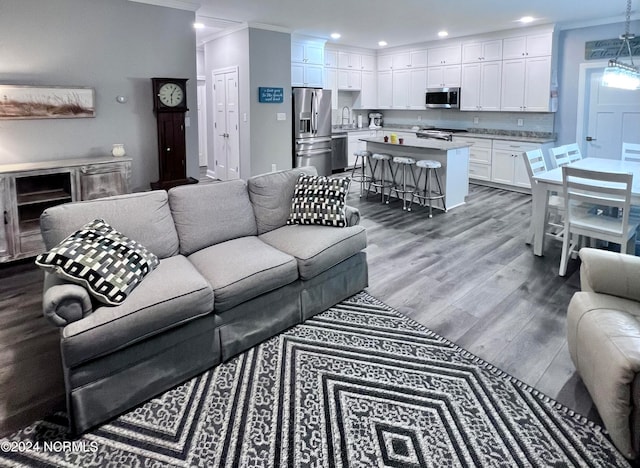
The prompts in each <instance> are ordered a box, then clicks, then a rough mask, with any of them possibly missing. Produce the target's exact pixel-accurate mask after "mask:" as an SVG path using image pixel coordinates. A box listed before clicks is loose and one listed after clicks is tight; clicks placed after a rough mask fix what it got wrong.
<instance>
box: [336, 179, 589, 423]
mask: <svg viewBox="0 0 640 468" xmlns="http://www.w3.org/2000/svg"><path fill="white" fill-rule="evenodd" d="M357 192H358V190H357V186H356V187H355V188H352V190H351V193H350V195H349V198H348V203H349V204H350V205H352V206H355V207H357V208H359V209H360V212H361V217H362V218H361V224H362V225H364V226H365V227H366V228H367V238H368V247H367V255H368V263H369V288H368V291H369V292H370V293H371V294H372V295H373V296H375V297H377V298H378V299H380V300H382V301H383V302H385V303H386V304H388V305H390V306H392V307H394V308H396V309H397V310H399V311H400V312H402V313H404V314H405V315H408V316H410V317H412V318H413V319H415V320H417V321H418V322H420V323H421V324H423V325H424V326H426V327H428V328H430V329H431V330H433V331H435V332H437V333H438V334H440V335H442V336H444V337H445V338H448V339H449V340H451V341H453V342H454V343H456V344H458V345H459V346H461V347H462V348H465V349H467V350H468V351H471V352H472V353H474V354H476V355H477V356H479V357H481V358H483V359H485V360H486V361H489V362H491V363H492V364H494V365H496V366H497V367H499V368H500V369H502V370H504V371H506V372H508V373H509V374H511V375H513V376H515V377H516V378H518V379H520V380H522V381H524V382H525V383H527V384H529V385H531V386H533V387H535V388H537V389H539V390H540V391H542V392H544V393H545V394H547V395H549V396H551V397H553V398H555V399H556V400H558V401H559V402H561V403H563V404H565V405H566V406H568V407H570V408H572V409H574V410H575V411H577V412H579V413H581V414H583V415H585V416H588V417H590V418H591V419H592V420H595V421H599V417H598V415H597V412H596V410H595V407H593V403H592V401H591V398H590V396H589V394H588V393H587V391H586V388H585V387H584V385H583V384H582V381H581V380H580V378H579V377H578V376H577V374H576V372H575V368H574V366H573V363H572V362H571V358H570V357H569V351H568V348H567V342H566V324H565V317H566V311H567V305H568V303H569V300H570V299H571V296H572V295H573V293H574V292H575V291H577V290H579V288H580V277H579V261H578V260H572V261H571V262H570V264H569V270H568V273H567V276H566V277H564V278H563V277H560V276H558V266H559V263H560V250H561V245H560V243H559V242H557V241H554V240H553V239H548V240H546V244H545V256H544V257H536V256H534V255H533V253H532V250H531V247H530V246H528V245H526V244H525V237H526V233H527V229H528V227H529V219H530V213H531V196H530V195H526V194H520V193H515V192H510V191H506V190H500V189H494V188H489V187H483V186H479V185H473V184H472V185H471V186H470V194H469V197H468V200H467V204H466V205H464V206H461V207H458V208H455V209H453V210H451V211H449V212H447V213H443V212H441V211H439V210H434V215H433V218H432V219H429V218H428V216H427V209H425V208H423V207H421V206H416V205H414V208H413V211H411V212H403V211H402V205H401V202H399V201H393V200H392V202H391V204H389V205H382V204H381V203H380V199H379V197H378V196H376V197H374V196H371V197H370V198H369V199H368V200H366V199H365V198H362V199H360V198H359V196H358V193H357Z"/></svg>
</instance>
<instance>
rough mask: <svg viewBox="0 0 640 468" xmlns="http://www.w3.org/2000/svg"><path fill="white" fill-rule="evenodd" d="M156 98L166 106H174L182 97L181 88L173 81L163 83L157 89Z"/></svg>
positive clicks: (180, 101)
mask: <svg viewBox="0 0 640 468" xmlns="http://www.w3.org/2000/svg"><path fill="white" fill-rule="evenodd" d="M158 99H160V102H161V103H162V104H164V105H165V106H167V107H176V106H177V105H179V104H181V103H182V101H183V99H184V93H183V92H182V88H181V87H180V86H178V85H177V84H175V83H165V84H163V85H162V86H160V89H159V90H158Z"/></svg>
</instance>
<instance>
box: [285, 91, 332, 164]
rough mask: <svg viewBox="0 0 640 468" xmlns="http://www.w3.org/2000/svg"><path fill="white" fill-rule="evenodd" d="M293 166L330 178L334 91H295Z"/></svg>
mask: <svg viewBox="0 0 640 468" xmlns="http://www.w3.org/2000/svg"><path fill="white" fill-rule="evenodd" d="M292 93H293V167H304V166H315V168H316V169H317V171H318V174H319V175H324V176H328V175H331V166H332V165H331V91H330V90H326V89H319V88H293V91H292Z"/></svg>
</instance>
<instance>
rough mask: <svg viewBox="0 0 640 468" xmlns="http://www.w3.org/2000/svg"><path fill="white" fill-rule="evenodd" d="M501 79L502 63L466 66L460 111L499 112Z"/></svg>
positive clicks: (463, 75) (463, 70)
mask: <svg viewBox="0 0 640 468" xmlns="http://www.w3.org/2000/svg"><path fill="white" fill-rule="evenodd" d="M501 77H502V62H501V61H493V62H481V63H466V64H464V65H463V66H462V86H461V94H462V95H461V98H460V110H470V111H499V110H500V81H501Z"/></svg>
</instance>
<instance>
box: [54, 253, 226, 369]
mask: <svg viewBox="0 0 640 468" xmlns="http://www.w3.org/2000/svg"><path fill="white" fill-rule="evenodd" d="M212 309H213V292H212V290H211V286H210V285H209V283H207V281H206V280H205V279H204V278H203V277H202V275H200V274H199V273H198V271H197V270H196V268H195V267H194V266H193V265H192V264H191V263H190V262H189V261H188V260H187V259H186V258H185V257H183V256H181V255H176V256H173V257H169V258H166V259H164V260H161V261H160V264H159V265H158V267H157V268H156V269H155V270H153V271H152V272H151V273H149V275H148V276H147V277H146V278H145V280H144V281H143V282H142V283H140V285H139V286H138V287H137V288H136V289H135V290H134V291H133V292H132V293H131V295H130V296H129V298H128V299H127V300H126V301H124V302H123V303H122V304H120V305H118V306H115V307H98V308H96V310H95V311H94V312H93V313H92V314H90V315H88V316H86V317H84V318H83V319H82V320H78V321H77V322H73V323H70V324H69V325H67V326H66V327H64V328H63V330H62V348H63V356H64V360H65V365H66V366H67V367H73V366H74V365H77V364H79V363H82V362H86V361H89V360H91V359H93V358H95V357H98V356H102V355H105V354H109V353H112V352H114V351H115V350H117V349H121V348H124V347H126V346H128V345H130V344H132V343H135V342H138V341H142V340H144V339H145V338H147V337H149V336H152V335H155V334H157V333H161V332H162V331H164V330H167V329H170V328H173V327H176V326H179V325H182V324H184V323H187V322H189V321H191V320H193V319H194V318H196V317H200V316H202V315H205V314H208V313H211V311H212Z"/></svg>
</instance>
